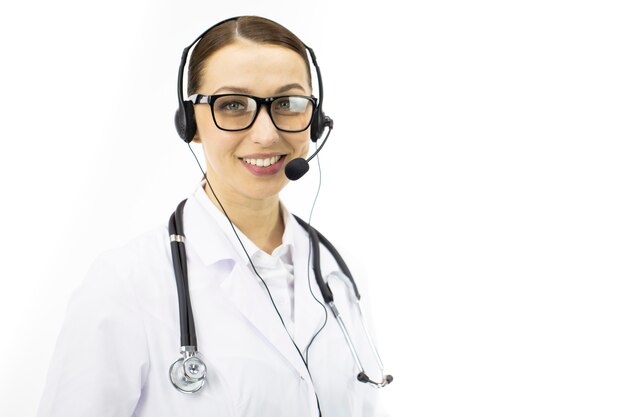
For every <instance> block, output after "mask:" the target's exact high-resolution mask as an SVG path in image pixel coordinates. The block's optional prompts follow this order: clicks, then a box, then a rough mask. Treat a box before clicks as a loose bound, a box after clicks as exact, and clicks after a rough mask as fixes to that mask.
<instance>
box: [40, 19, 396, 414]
mask: <svg viewBox="0 0 626 417" xmlns="http://www.w3.org/2000/svg"><path fill="white" fill-rule="evenodd" d="M196 42H197V45H196V46H195V48H194V49H193V53H192V55H191V58H190V60H189V73H188V80H189V81H188V88H187V93H188V95H189V99H188V100H186V101H183V100H182V97H181V96H182V93H181V89H182V74H183V68H184V65H185V61H186V60H187V53H188V50H189V49H190V48H191V46H193V45H194V44H192V45H190V47H189V48H186V49H185V51H184V53H183V60H182V63H181V69H180V73H179V87H178V88H179V106H180V107H179V110H178V112H177V114H176V124H177V130H178V133H179V135H181V137H182V138H183V139H184V140H185V142H187V143H189V142H191V141H193V142H195V143H198V144H201V145H202V148H203V150H204V156H205V162H206V173H205V177H204V178H203V180H202V181H201V182H200V184H199V185H198V186H197V188H196V189H195V191H194V192H192V193H191V194H190V195H189V197H188V198H187V199H186V201H185V202H184V204H181V205H179V206H178V208H177V212H178V215H179V216H175V215H174V214H173V215H172V216H171V218H170V222H169V224H165V225H164V226H161V227H159V228H156V229H154V230H152V231H150V232H147V233H145V234H143V235H141V236H139V237H136V238H134V239H133V240H131V241H130V242H129V243H127V244H126V245H124V246H123V247H120V248H115V249H111V250H109V251H107V252H105V253H104V254H102V255H100V256H99V257H98V258H97V260H96V261H95V262H94V263H93V265H92V266H91V268H90V269H89V271H88V273H87V277H86V279H85V281H84V283H83V285H82V286H81V287H80V288H79V289H78V290H77V291H76V292H75V293H74V294H73V296H72V298H71V301H70V304H69V307H68V310H67V316H66V320H65V323H64V325H63V328H62V331H61V333H60V336H59V339H58V342H57V345H56V349H55V353H54V355H53V359H52V362H51V366H50V369H49V372H48V377H47V383H46V387H45V390H44V393H43V396H42V398H41V402H40V406H39V412H38V415H39V416H40V417H52V416H54V417H57V416H58V417H61V416H62V417H73V416H76V417H78V416H81V417H84V416H90V417H105V416H107V417H108V416H111V417H113V416H115V417H122V416H124V417H125V416H150V417H155V416H168V417H169V416H185V417H192V416H203V417H211V416H215V417H217V416H219V417H225V416H232V417H235V416H250V417H252V416H261V417H269V416H271V417H281V416H284V417H296V416H298V417H303V416H310V417H316V416H320V415H321V416H333V417H348V416H359V417H361V416H380V415H383V414H382V412H381V411H380V409H379V408H380V407H379V406H378V405H377V389H376V386H384V385H386V384H387V383H388V382H391V378H390V377H389V378H387V379H385V377H384V376H383V375H382V369H380V368H382V365H381V366H380V367H377V362H378V363H380V360H379V359H378V354H377V353H376V352H375V349H370V346H371V345H369V344H368V337H369V335H368V334H367V332H366V331H363V330H364V327H363V326H361V319H362V317H361V311H360V307H358V303H357V301H358V300H357V296H356V295H355V291H354V289H353V287H352V285H351V281H350V279H348V277H347V275H346V273H345V272H344V270H342V269H341V268H340V265H339V264H338V262H337V261H336V260H335V259H334V258H333V256H332V254H331V252H330V251H329V250H328V249H327V248H326V247H324V246H323V245H322V246H320V251H319V254H318V255H319V256H318V258H317V259H318V260H317V262H319V269H320V271H321V276H322V277H323V280H324V281H325V282H326V283H327V285H328V286H329V288H330V289H332V293H333V301H334V302H333V303H331V304H330V305H331V307H329V305H328V304H327V303H324V298H323V295H322V291H321V290H320V287H319V286H318V285H317V284H316V278H315V277H314V273H315V271H314V269H315V268H314V266H313V262H312V261H311V257H312V256H314V254H313V255H312V254H311V250H310V248H313V246H314V245H313V244H311V240H310V239H311V235H312V233H313V232H311V233H308V232H307V230H308V228H307V226H306V225H301V224H300V223H298V221H297V220H296V218H295V217H294V216H293V215H291V214H290V213H289V211H288V210H287V209H286V207H285V206H284V205H283V204H282V203H281V201H280V199H279V192H280V191H281V190H282V189H283V187H285V185H286V184H287V183H288V181H289V180H288V178H287V176H286V173H285V170H286V167H287V165H288V164H289V163H290V162H291V161H294V160H297V162H296V163H295V164H292V165H291V167H292V168H293V167H294V166H295V168H293V169H295V171H296V172H297V173H298V175H302V174H303V172H301V171H303V169H302V165H303V163H304V165H306V163H305V162H304V161H303V160H302V159H298V158H306V157H307V155H308V151H309V143H310V141H311V139H313V140H314V141H316V140H317V139H318V137H319V136H321V130H328V128H332V121H330V119H329V118H328V117H325V115H324V114H323V112H322V111H321V101H322V94H323V90H322V85H321V74H320V73H319V68H318V67H317V63H316V62H315V56H314V55H311V54H312V50H311V49H310V48H308V47H306V46H305V45H304V44H303V43H302V42H301V41H300V40H299V39H298V38H297V37H296V36H295V35H294V34H292V33H291V32H290V31H288V30H287V29H285V28H284V27H282V26H280V25H278V24H277V23H275V22H272V21H270V20H267V19H264V18H260V17H253V16H244V17H238V18H232V19H228V20H226V21H223V22H220V23H219V24H217V25H215V26H213V27H212V28H210V29H209V30H208V31H207V32H205V33H204V34H203V35H201V36H200V37H199V38H198V39H196ZM196 42H194V43H196ZM307 52H308V54H307ZM309 55H311V60H312V61H313V62H314V66H315V70H316V75H317V77H316V78H317V81H318V83H319V92H320V97H319V98H315V97H313V94H312V92H313V82H312V77H311V70H310V65H309V58H308V57H309ZM312 129H314V130H316V131H314V132H313V133H312V132H311V130H312ZM326 137H328V136H327V135H326ZM287 170H289V168H288V169H287ZM172 225H174V226H172ZM172 227H174V229H172ZM172 230H174V232H172ZM179 248H180V249H182V248H184V251H185V254H184V255H183V256H182V260H181V255H180V253H181V251H180V250H179ZM177 261H178V262H179V263H178V265H182V264H184V265H183V266H179V267H178V269H177V266H176V265H177ZM181 261H182V263H181ZM183 270H184V272H185V274H184V275H185V276H186V282H187V283H186V284H185V285H186V292H185V288H184V286H183V287H181V285H180V282H182V281H179V280H180V278H179V275H181V274H182V271H183ZM348 274H349V272H348ZM175 277H176V278H175ZM181 288H182V290H181ZM354 288H356V287H354ZM185 294H187V299H185ZM181 303H182V304H181ZM183 304H184V305H189V309H190V310H192V314H193V318H191V319H190V320H187V325H189V322H191V323H192V325H191V330H190V332H191V337H192V339H191V342H189V341H188V342H185V341H184V340H183V339H182V336H181V335H183V333H184V332H187V331H188V329H189V327H185V328H183V324H182V323H183V320H182V319H181V318H183V317H184V318H185V319H187V316H186V313H185V310H183V309H182V308H181V305H183ZM333 309H336V311H338V312H339V314H340V317H341V318H342V321H341V322H340V321H338V320H333V317H334V315H335V312H333V311H331V310H333ZM329 313H331V314H329ZM345 332H347V333H345ZM346 334H349V335H350V340H349V341H348V339H347V337H346ZM187 336H189V335H187ZM187 340H189V339H187ZM353 351H354V352H353ZM355 353H357V354H358V358H359V360H360V362H357V361H356V360H355ZM362 368H365V369H368V370H370V371H369V378H371V380H369V382H368V381H366V380H357V375H359V379H363V378H361V373H360V372H361V371H362V370H363V369H362ZM379 370H380V372H379ZM364 378H366V379H367V378H368V377H364ZM381 380H382V383H381V382H376V381H381Z"/></svg>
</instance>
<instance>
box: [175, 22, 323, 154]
mask: <svg viewBox="0 0 626 417" xmlns="http://www.w3.org/2000/svg"><path fill="white" fill-rule="evenodd" d="M240 17H243V16H236V17H231V18H228V19H224V20H222V21H221V22H219V23H216V24H215V25H213V26H211V27H210V28H208V29H207V30H205V31H204V32H203V33H202V34H201V35H200V36H198V38H196V40H195V41H193V42H192V43H191V45H189V46H188V47H186V48H185V49H184V50H183V55H182V57H181V59H180V68H179V69H178V109H177V110H176V114H175V116H174V123H175V125H176V131H177V132H178V136H180V138H181V139H182V140H183V141H185V143H189V142H191V141H192V140H193V137H194V136H195V134H196V129H197V127H196V119H195V116H194V110H193V102H192V101H191V100H184V99H183V75H184V71H185V64H186V63H187V55H188V54H189V50H190V49H191V48H192V47H193V46H194V45H195V44H196V43H197V42H199V41H200V39H202V38H203V37H204V35H206V34H207V33H208V32H210V31H211V30H212V29H214V28H216V27H218V26H220V25H222V24H224V23H226V22H231V21H233V20H237V19H239V18H240ZM303 45H304V47H305V48H306V50H307V51H308V52H309V55H310V57H311V61H312V62H313V66H314V67H315V72H316V74H317V85H318V90H319V95H320V97H319V103H318V105H317V106H315V108H314V109H313V117H312V121H311V140H312V141H313V142H317V140H318V139H319V138H320V137H321V136H322V133H323V131H324V129H325V128H326V127H328V128H329V129H332V128H333V120H332V119H331V118H330V117H328V116H326V115H325V114H324V111H323V110H322V104H323V103H324V85H323V83H322V72H321V71H320V67H319V66H318V65H317V58H316V57H315V52H313V49H312V48H310V47H308V46H307V45H305V44H303ZM320 148H321V147H320Z"/></svg>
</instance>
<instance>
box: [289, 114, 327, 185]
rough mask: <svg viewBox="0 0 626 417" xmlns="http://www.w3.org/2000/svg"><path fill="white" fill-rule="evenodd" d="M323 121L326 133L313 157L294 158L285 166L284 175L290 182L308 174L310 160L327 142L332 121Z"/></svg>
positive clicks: (313, 156)
mask: <svg viewBox="0 0 626 417" xmlns="http://www.w3.org/2000/svg"><path fill="white" fill-rule="evenodd" d="M325 119H328V120H325V122H327V123H328V124H327V126H328V133H326V137H325V138H324V141H323V142H322V144H321V145H320V147H319V148H317V150H316V151H315V152H313V155H311V156H310V157H308V158H307V159H304V158H296V159H294V160H292V161H289V163H288V164H287V165H285V175H286V176H287V178H289V179H290V180H291V181H295V180H299V179H300V178H302V176H303V175H304V174H306V173H307V172H309V162H310V161H311V159H313V158H315V155H317V154H318V153H319V151H321V150H322V148H323V147H324V145H325V144H326V141H327V140H328V136H329V135H330V131H331V130H333V120H332V119H331V118H330V117H328V116H326V117H325Z"/></svg>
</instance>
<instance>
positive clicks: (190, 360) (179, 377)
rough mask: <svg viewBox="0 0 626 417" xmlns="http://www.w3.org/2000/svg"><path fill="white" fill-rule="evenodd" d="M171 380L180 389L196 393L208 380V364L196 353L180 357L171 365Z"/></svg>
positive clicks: (183, 391)
mask: <svg viewBox="0 0 626 417" xmlns="http://www.w3.org/2000/svg"><path fill="white" fill-rule="evenodd" d="M170 381H171V382H172V385H174V388H176V389H177V390H178V391H180V392H182V393H184V394H191V393H194V392H196V391H198V390H200V388H202V387H203V386H204V384H205V382H206V365H205V364H204V362H203V361H202V360H201V359H200V358H198V357H197V356H195V355H191V356H188V357H184V358H180V359H178V360H177V361H176V362H174V363H173V364H172V366H170Z"/></svg>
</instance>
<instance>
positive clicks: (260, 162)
mask: <svg viewBox="0 0 626 417" xmlns="http://www.w3.org/2000/svg"><path fill="white" fill-rule="evenodd" d="M242 159H243V161H244V162H246V163H248V164H250V165H256V166H258V167H268V166H270V165H274V164H275V163H276V162H277V161H278V160H279V159H280V156H272V157H271V158H265V159H249V158H242Z"/></svg>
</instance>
